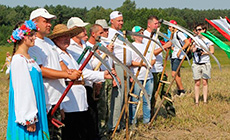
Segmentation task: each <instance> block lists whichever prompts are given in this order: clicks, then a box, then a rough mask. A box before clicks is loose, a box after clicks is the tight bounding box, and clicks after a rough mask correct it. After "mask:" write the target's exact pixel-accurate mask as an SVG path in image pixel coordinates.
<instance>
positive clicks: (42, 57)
mask: <svg viewBox="0 0 230 140" xmlns="http://www.w3.org/2000/svg"><path fill="white" fill-rule="evenodd" d="M28 53H29V55H30V57H31V58H33V59H34V60H35V61H36V62H37V63H38V65H42V66H43V67H46V68H50V69H54V70H59V71H62V69H61V66H60V61H62V59H60V57H59V55H58V52H57V46H56V45H55V44H54V43H53V42H52V41H51V40H50V39H49V38H46V37H44V40H43V39H40V38H38V37H37V38H36V40H35V46H33V47H31V48H29V51H28ZM43 83H44V89H45V94H46V107H47V109H48V110H49V109H50V108H51V105H55V104H57V102H58V100H59V99H60V97H61V95H62V93H63V92H64V90H65V88H66V85H65V81H64V79H49V78H46V77H44V78H43ZM68 100H69V99H68V97H65V98H64V100H63V102H65V101H68Z"/></svg>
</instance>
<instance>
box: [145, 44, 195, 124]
mask: <svg viewBox="0 0 230 140" xmlns="http://www.w3.org/2000/svg"><path fill="white" fill-rule="evenodd" d="M190 47H191V45H190V46H189V47H188V49H187V51H186V54H188V51H189V50H190ZM184 60H185V56H184V57H183V58H182V60H181V62H180V64H179V66H178V68H177V70H176V73H175V76H174V77H173V79H172V81H171V82H170V85H169V87H168V89H167V91H166V93H165V94H166V95H167V94H168V93H169V90H170V89H171V87H172V84H173V82H174V81H175V79H176V76H177V74H178V72H179V71H180V67H181V66H182V63H183V62H184ZM164 101H165V98H163V99H162V100H161V102H160V103H159V107H158V108H157V110H156V112H155V114H154V116H153V117H152V119H151V121H150V123H149V128H151V126H152V124H153V121H154V119H155V118H156V116H157V113H158V112H159V110H160V108H161V105H162V104H163V102H164Z"/></svg>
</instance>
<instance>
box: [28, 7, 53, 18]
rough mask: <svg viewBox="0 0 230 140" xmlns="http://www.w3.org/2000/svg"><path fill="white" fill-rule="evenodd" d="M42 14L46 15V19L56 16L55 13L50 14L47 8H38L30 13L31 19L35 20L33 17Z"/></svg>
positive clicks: (42, 15)
mask: <svg viewBox="0 0 230 140" xmlns="http://www.w3.org/2000/svg"><path fill="white" fill-rule="evenodd" d="M40 16H41V17H44V18H46V19H52V18H56V16H55V15H52V14H50V13H49V12H48V11H47V10H46V9H44V8H38V9H36V10H34V11H32V12H31V14H30V20H33V19H35V18H37V17H40Z"/></svg>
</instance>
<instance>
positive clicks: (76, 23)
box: [67, 17, 89, 29]
mask: <svg viewBox="0 0 230 140" xmlns="http://www.w3.org/2000/svg"><path fill="white" fill-rule="evenodd" d="M88 24H89V23H87V22H84V21H83V20H81V19H80V18H79V17H71V18H70V19H69V20H68V22H67V27H68V28H69V29H70V28H73V27H74V26H77V27H85V26H86V25H88Z"/></svg>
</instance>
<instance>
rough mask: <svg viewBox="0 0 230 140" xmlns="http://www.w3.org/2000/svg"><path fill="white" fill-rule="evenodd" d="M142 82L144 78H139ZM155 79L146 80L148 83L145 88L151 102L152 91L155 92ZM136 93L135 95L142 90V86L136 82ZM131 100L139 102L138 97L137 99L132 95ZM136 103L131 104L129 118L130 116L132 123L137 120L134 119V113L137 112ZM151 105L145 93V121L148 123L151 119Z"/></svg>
mask: <svg viewBox="0 0 230 140" xmlns="http://www.w3.org/2000/svg"><path fill="white" fill-rule="evenodd" d="M139 81H140V82H141V83H142V84H143V83H144V80H139ZM153 86H154V84H153V79H152V78H151V79H148V80H147V81H146V85H145V90H146V92H147V94H148V96H149V102H150V100H151V97H152V93H153ZM133 92H134V94H135V95H138V96H139V95H140V92H141V88H140V87H139V86H138V85H137V84H136V83H135V86H134V91H133ZM131 101H133V102H138V99H136V98H135V97H131ZM136 107H137V105H136V104H130V105H129V118H130V122H131V123H136V120H134V115H135V112H136ZM150 116H151V115H150V105H148V103H147V100H146V99H145V96H144V95H143V123H148V122H149V121H150Z"/></svg>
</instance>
